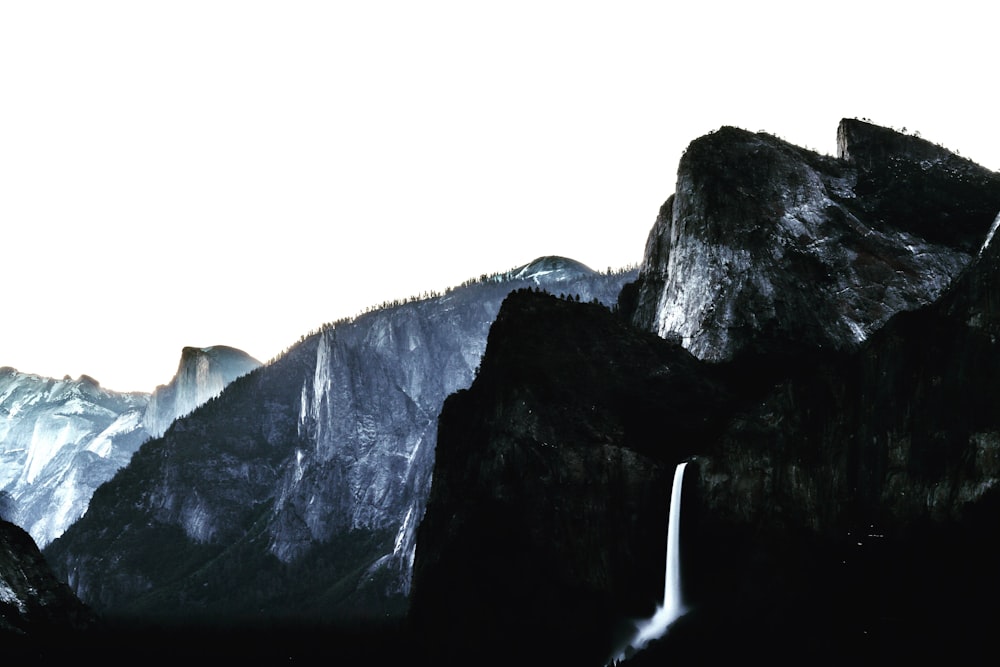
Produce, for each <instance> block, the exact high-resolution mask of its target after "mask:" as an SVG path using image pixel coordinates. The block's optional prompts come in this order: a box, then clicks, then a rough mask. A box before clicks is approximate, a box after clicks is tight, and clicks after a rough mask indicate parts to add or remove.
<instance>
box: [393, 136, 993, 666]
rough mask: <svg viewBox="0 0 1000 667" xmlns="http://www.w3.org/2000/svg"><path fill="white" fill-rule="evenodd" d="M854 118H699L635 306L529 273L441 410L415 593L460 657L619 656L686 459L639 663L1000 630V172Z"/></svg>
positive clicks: (917, 642) (896, 658)
mask: <svg viewBox="0 0 1000 667" xmlns="http://www.w3.org/2000/svg"><path fill="white" fill-rule="evenodd" d="M840 137H841V151H842V155H841V156H840V157H838V158H836V159H835V158H824V157H821V156H817V155H815V154H812V153H809V152H808V151H803V150H802V149H798V148H795V147H791V146H789V145H787V144H785V143H784V142H781V141H779V140H777V139H775V138H773V137H770V136H769V135H761V134H751V133H747V132H744V131H741V130H736V129H733V128H723V129H722V130H720V131H719V132H716V133H713V134H712V135H710V136H708V137H704V138H702V139H699V140H696V141H695V142H693V143H692V145H691V147H690V148H689V149H688V151H687V153H686V154H685V156H684V159H683V160H682V163H681V166H680V168H679V170H678V188H677V192H676V194H675V195H674V197H673V198H671V199H670V200H668V202H667V204H666V205H665V206H664V208H663V210H662V211H661V214H660V216H659V218H658V219H657V222H656V225H655V226H654V228H653V231H652V233H651V235H650V241H649V244H648V246H647V253H646V256H645V258H644V261H643V264H642V267H641V273H640V278H639V280H638V281H637V282H636V283H635V284H633V285H630V286H628V287H627V288H626V289H624V290H623V293H622V298H621V304H622V307H621V312H620V313H619V314H620V315H623V316H625V317H626V318H627V320H628V322H620V321H616V320H615V317H614V316H613V314H612V313H610V312H607V311H605V310H602V309H600V308H599V307H591V306H584V305H580V304H575V303H567V302H564V301H560V300H557V299H552V298H551V297H544V296H540V295H534V294H525V293H521V294H517V295H512V296H511V297H510V298H509V299H508V301H507V302H505V304H504V307H503V309H502V310H501V315H500V317H498V320H497V323H496V324H495V325H494V328H493V330H492V331H491V334H490V339H489V346H488V348H487V351H486V354H485V356H484V359H483V364H482V369H483V370H482V372H481V373H480V375H479V376H478V377H477V378H476V380H475V382H474V383H473V385H472V386H471V387H470V389H469V390H468V391H465V392H459V393H458V394H456V395H455V396H453V397H452V398H450V399H449V400H448V401H447V403H446V404H445V407H444V410H443V412H442V415H441V419H440V427H439V436H438V437H439V449H438V458H437V460H436V463H435V469H434V476H433V488H432V490H431V495H430V501H429V504H428V509H427V512H426V515H425V519H424V522H423V523H422V524H421V527H420V534H419V538H418V542H417V545H418V548H417V552H416V559H415V563H414V583H413V601H412V608H411V612H412V615H411V620H412V622H413V623H414V627H415V629H416V631H417V632H418V634H419V635H420V636H422V637H424V638H425V639H426V641H427V645H426V646H427V648H428V650H429V652H430V654H431V655H432V656H434V657H435V658H436V659H440V660H442V661H444V662H451V663H458V662H461V661H463V660H472V661H479V660H485V661H487V662H493V663H494V664H504V663H506V664H509V663H511V662H514V663H521V664H580V665H587V664H591V665H599V664H603V663H604V662H605V661H606V660H608V659H609V658H610V657H611V656H613V655H616V651H617V650H618V649H620V648H621V646H622V642H623V641H624V639H625V638H627V636H628V634H629V632H630V629H631V628H632V627H633V623H634V622H635V621H637V620H638V619H641V618H644V617H647V616H649V615H650V614H651V613H652V612H653V609H654V607H655V604H656V603H657V602H658V600H659V596H660V595H662V591H663V585H664V574H663V573H664V568H663V563H664V544H665V540H666V513H667V495H668V494H669V488H668V485H669V478H670V474H671V473H672V471H673V468H674V467H675V465H676V464H677V463H678V462H679V461H681V460H688V461H690V462H691V464H690V465H689V466H688V473H687V475H686V483H685V489H684V494H683V498H684V502H683V507H684V510H683V517H682V528H681V531H682V538H681V543H682V545H683V547H682V569H683V572H684V575H683V576H684V597H685V602H686V604H687V606H688V613H687V614H686V615H685V616H683V617H682V618H681V619H680V620H679V621H678V622H677V623H675V624H674V626H672V627H671V629H670V631H669V632H668V634H667V635H666V636H665V637H664V638H663V639H662V640H660V641H659V642H658V643H656V644H654V645H653V646H651V647H650V648H648V649H646V650H645V651H643V652H640V653H638V654H636V655H635V656H633V657H632V658H631V660H630V663H634V664H636V665H643V664H646V665H649V664H657V665H659V664H678V662H684V664H688V663H692V664H720V663H722V662H728V661H731V660H737V659H739V660H747V659H755V660H756V659H766V660H768V661H769V662H770V663H771V664H844V663H845V662H850V663H852V664H857V663H860V664H868V663H873V664H874V663H881V662H900V661H904V660H911V659H916V658H918V657H920V658H927V657H933V658H936V659H943V660H950V661H952V662H956V661H957V662H963V663H965V664H968V663H971V662H976V661H980V660H982V659H983V658H984V656H986V655H988V654H989V653H990V652H991V648H990V640H989V636H990V634H989V628H990V627H992V626H993V625H994V624H995V623H996V622H997V620H1000V619H998V617H997V614H996V613H994V612H993V611H992V610H991V609H992V603H991V601H992V600H995V599H996V597H997V596H998V595H1000V578H998V577H997V576H996V573H995V568H994V567H993V566H992V563H993V562H995V560H996V559H997V558H998V557H1000V541H998V540H997V538H996V535H998V534H1000V532H998V530H997V529H998V528H1000V525H998V524H997V522H998V520H1000V519H998V517H1000V506H998V504H1000V495H998V493H997V491H996V488H997V481H998V479H1000V476H998V475H1000V466H998V464H997V461H998V457H997V452H998V446H1000V445H998V442H1000V440H998V435H997V434H998V433H1000V418H998V417H997V412H996V406H997V405H998V404H1000V403H998V399H1000V396H998V395H997V391H996V389H995V382H994V381H993V380H992V379H991V378H995V377H996V373H997V370H998V369H997V365H998V364H1000V350H998V349H997V342H996V341H997V338H996V334H997V322H996V317H997V315H996V313H997V309H996V306H997V303H996V293H997V290H996V286H997V285H998V284H1000V283H998V280H1000V275H998V274H997V252H998V251H997V247H996V245H995V243H994V242H993V234H994V232H995V227H996V226H997V225H996V223H995V220H996V219H997V213H998V211H1000V198H998V197H1000V189H998V183H1000V181H998V176H997V175H996V174H994V173H992V172H988V171H986V170H984V169H981V168H980V167H978V166H976V165H973V164H971V163H969V162H967V161H965V160H962V159H961V158H958V157H957V156H953V155H950V154H949V153H947V151H944V150H942V149H940V148H939V147H935V146H933V145H932V144H927V143H926V142H923V141H921V140H918V139H916V138H914V137H907V136H904V135H899V134H898V133H893V132H891V131H889V130H885V129H884V128H877V127H874V126H870V125H868V124H863V123H860V122H856V121H844V122H843V123H842V124H841V129H840ZM635 325H639V326H635ZM541 326H544V327H545V328H546V330H547V331H548V332H550V335H546V336H539V335H532V332H533V330H535V328H536V327H541ZM642 332H647V334H643V333H642ZM654 333H655V334H661V335H649V334H654ZM689 352H690V353H691V354H688V353H689ZM650 550H652V554H650Z"/></svg>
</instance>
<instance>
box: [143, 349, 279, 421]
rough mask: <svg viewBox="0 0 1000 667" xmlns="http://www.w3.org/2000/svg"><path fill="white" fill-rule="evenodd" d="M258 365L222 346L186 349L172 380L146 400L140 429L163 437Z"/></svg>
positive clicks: (245, 354) (250, 358) (239, 353)
mask: <svg viewBox="0 0 1000 667" xmlns="http://www.w3.org/2000/svg"><path fill="white" fill-rule="evenodd" d="M260 365H261V364H260V362H259V361H257V360H256V359H254V358H253V357H251V356H250V355H248V354H247V353H246V352H243V351H242V350H237V349H236V348H232V347H227V346H225V345H215V346H212V347H185V348H184V349H183V350H181V360H180V363H179V364H178V365H177V372H176V373H175V374H174V377H173V378H172V379H171V380H170V382H169V383H168V384H165V385H160V386H159V387H157V388H156V390H155V391H154V392H153V394H152V395H151V396H150V397H149V405H148V406H147V407H146V412H145V413H144V414H143V418H142V425H143V427H144V428H145V429H146V431H147V432H148V433H149V434H150V436H152V437H154V438H157V437H159V436H161V435H163V433H164V431H166V430H167V427H168V426H170V424H172V423H173V422H174V420H175V419H177V418H178V417H183V416H184V415H187V414H189V413H190V412H191V411H192V410H194V409H195V408H197V407H198V406H199V405H201V404H203V403H205V402H207V401H208V400H209V399H212V398H215V397H216V396H218V395H219V394H220V393H221V392H222V390H223V389H225V388H226V385H228V384H229V383H230V382H232V381H233V380H235V379H236V378H238V377H240V376H242V375H246V374H247V373H249V372H250V371H253V370H254V369H256V368H259V367H260Z"/></svg>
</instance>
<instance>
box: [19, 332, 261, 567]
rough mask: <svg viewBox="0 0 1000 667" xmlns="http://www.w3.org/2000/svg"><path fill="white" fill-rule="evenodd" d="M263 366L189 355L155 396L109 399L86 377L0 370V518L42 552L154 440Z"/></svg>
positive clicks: (231, 357) (198, 351)
mask: <svg viewBox="0 0 1000 667" xmlns="http://www.w3.org/2000/svg"><path fill="white" fill-rule="evenodd" d="M259 365H260V363H259V362H258V361H256V360H255V359H253V358H251V357H249V356H248V355H247V354H245V353H244V352H242V351H240V350H236V349H234V348H230V347H225V346H215V347H210V348H191V347H186V348H184V350H183V351H182V353H181V360H180V364H179V365H178V369H177V374H176V375H175V376H174V378H173V379H172V380H171V381H170V383H169V384H166V385H161V386H159V387H157V389H156V391H154V392H153V394H152V395H150V394H147V393H143V392H128V393H123V392H116V391H111V390H108V389H105V388H103V387H101V386H100V384H99V383H98V382H97V381H96V380H94V379H93V378H90V377H88V376H86V375H83V376H80V378H78V379H76V380H72V379H70V378H68V377H67V378H63V379H62V380H55V379H52V378H44V377H39V376H36V375H31V374H27V373H20V372H18V371H16V370H15V369H12V368H3V369H0V463H2V466H0V494H2V496H3V498H4V501H5V502H4V503H3V504H2V505H0V516H2V517H4V518H6V519H8V520H9V521H12V522H13V523H16V524H17V525H19V526H21V527H23V528H24V529H25V530H27V531H28V533H29V534H31V536H32V538H33V539H34V540H35V542H36V543H37V544H38V545H39V547H41V548H44V547H45V546H47V545H48V544H49V543H50V542H52V540H54V539H55V538H57V537H58V536H60V535H61V534H62V533H63V532H64V531H65V530H66V528H68V527H69V526H70V525H71V524H72V523H73V522H74V521H76V520H77V519H79V518H80V517H81V516H83V514H84V513H85V512H86V511H87V507H88V505H89V503H90V498H91V496H92V495H93V494H94V491H95V489H97V487H98V486H100V485H101V484H103V483H104V482H106V481H107V480H109V479H111V477H112V476H113V475H114V474H115V472H116V471H117V470H118V469H120V468H121V467H122V466H124V465H125V464H126V463H128V461H129V460H130V459H131V457H132V454H133V453H135V451H136V450H137V449H138V448H139V447H140V446H141V445H142V443H144V442H145V441H146V440H148V439H149V438H150V437H151V435H155V434H156V433H160V432H162V431H163V430H165V429H166V428H167V427H168V426H169V425H170V424H171V423H172V422H173V421H174V419H176V418H177V417H179V416H182V415H185V414H187V413H189V412H191V411H192V410H194V409H195V408H196V407H198V406H199V405H201V404H203V403H204V402H205V401H207V400H209V399H211V398H213V397H214V396H216V395H218V393H219V392H220V391H222V389H223V388H224V387H225V386H226V385H227V384H228V383H230V382H231V381H232V380H233V379H235V378H237V377H239V376H240V375H243V374H245V373H247V372H249V371H251V370H253V369H254V368H256V367H258V366H259Z"/></svg>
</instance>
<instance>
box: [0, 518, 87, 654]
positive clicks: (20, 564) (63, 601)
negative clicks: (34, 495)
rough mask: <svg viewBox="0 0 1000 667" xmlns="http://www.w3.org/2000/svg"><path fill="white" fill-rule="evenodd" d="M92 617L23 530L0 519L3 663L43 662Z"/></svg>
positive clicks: (78, 632)
mask: <svg viewBox="0 0 1000 667" xmlns="http://www.w3.org/2000/svg"><path fill="white" fill-rule="evenodd" d="M97 623H98V621H97V617H96V616H95V615H94V613H93V612H92V611H91V610H90V609H88V608H87V607H86V606H85V605H84V604H83V603H81V602H80V600H79V599H78V598H77V597H76V596H75V595H73V593H72V592H71V591H70V590H69V588H68V587H67V586H66V584H65V583H63V582H61V581H59V580H58V579H56V577H55V576H54V575H53V573H52V570H51V569H50V568H49V566H48V565H47V564H46V562H45V559H44V558H43V557H42V554H41V552H40V551H39V550H38V546H37V545H36V544H35V543H34V541H33V540H32V539H31V536H30V535H28V534H27V533H26V532H24V530H22V529H21V528H19V527H17V526H15V525H14V524H12V523H9V522H7V521H0V638H2V639H3V646H4V648H3V652H4V656H5V657H6V658H8V659H18V660H22V661H23V660H26V659H30V660H33V661H34V660H37V661H40V660H42V659H43V658H44V657H45V656H46V655H49V654H50V653H52V652H53V648H54V645H55V644H57V643H66V642H72V641H74V640H75V639H76V638H77V637H78V636H79V635H80V634H81V633H83V632H85V631H88V630H91V629H93V628H95V627H96V626H97Z"/></svg>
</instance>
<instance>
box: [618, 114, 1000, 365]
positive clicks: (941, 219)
mask: <svg viewBox="0 0 1000 667" xmlns="http://www.w3.org/2000/svg"><path fill="white" fill-rule="evenodd" d="M838 140H839V141H838V143H839V150H840V155H839V156H838V157H837V158H833V157H826V156H821V155H818V154H816V153H813V152H811V151H808V150H805V149H802V148H799V147H796V146H793V145H791V144H788V143H786V142H784V141H782V140H780V139H778V138H776V137H774V136H772V135H769V134H765V133H751V132H747V131H744V130H740V129H736V128H732V127H723V128H721V129H720V130H719V131H717V132H714V133H712V134H709V135H706V136H704V137H701V138H699V139H697V140H695V141H693V142H692V143H691V144H690V146H689V147H688V149H687V151H686V152H685V154H684V156H683V157H682V159H681V161H680V164H679V167H678V170H677V184H676V190H675V193H674V194H673V195H672V196H671V197H670V198H669V199H668V200H667V202H666V203H665V204H664V206H663V208H662V209H661V210H660V213H659V216H658V217H657V219H656V223H655V224H654V226H653V229H652V231H651V232H650V236H649V240H648V242H647V246H646V251H645V255H644V259H643V263H642V265H641V267H640V280H639V282H638V285H637V286H636V288H635V289H636V296H635V304H634V314H633V321H634V322H635V323H636V324H637V325H638V326H640V327H642V328H645V329H649V330H651V331H654V332H656V333H657V334H659V335H660V336H663V337H678V338H679V339H680V340H681V342H682V344H683V345H684V346H685V347H686V348H687V349H688V350H690V351H691V352H692V353H693V354H695V355H696V356H698V357H699V358H702V359H706V360H711V361H719V360H723V359H731V358H733V357H734V356H736V355H738V354H739V353H740V352H742V351H761V350H762V349H764V348H766V349H769V350H778V349H783V348H787V347H788V346H794V347H806V348H810V349H814V348H827V349H851V348H854V347H856V346H857V345H858V344H859V343H860V342H862V341H864V340H865V339H867V338H868V337H869V336H870V335H871V333H872V332H873V331H875V330H877V329H878V328H879V327H881V326H882V325H883V324H884V323H885V322H886V321H887V320H888V319H889V318H890V317H892V315H894V314H895V313H897V312H900V311H904V310H911V309H914V308H917V307H920V306H923V305H926V304H928V303H931V302H933V301H934V300H936V299H937V298H938V297H939V296H940V295H941V294H942V293H943V291H944V290H945V289H947V287H948V286H949V285H950V284H951V283H952V281H953V280H954V279H955V277H956V276H957V275H958V274H959V273H960V272H961V271H962V270H963V269H964V268H965V267H966V266H967V265H968V263H969V261H970V260H971V258H972V257H973V256H974V255H975V253H976V252H977V251H978V249H979V244H981V243H982V241H983V238H984V236H985V234H986V233H987V231H988V229H989V228H990V225H991V224H992V222H993V219H994V218H995V216H996V212H997V210H998V208H1000V175H998V174H996V173H994V172H990V171H988V170H986V169H983V168H982V167H980V166H978V165H975V164H974V163H972V162H970V161H968V160H964V159H962V158H960V157H958V156H956V155H954V154H952V153H950V152H949V151H947V150H945V149H943V148H940V147H938V146H935V145H933V144H931V143H929V142H927V141H924V140H922V139H919V138H916V137H911V136H906V135H902V134H899V133H896V132H893V131H891V130H887V129H885V128H880V127H877V126H874V125H870V124H868V123H864V122H861V121H854V120H844V121H842V123H841V125H840V128H839V130H838Z"/></svg>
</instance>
